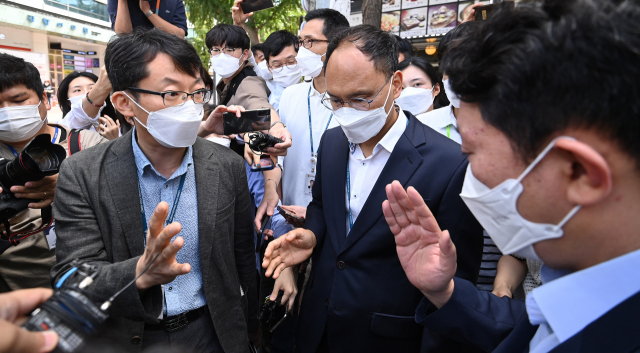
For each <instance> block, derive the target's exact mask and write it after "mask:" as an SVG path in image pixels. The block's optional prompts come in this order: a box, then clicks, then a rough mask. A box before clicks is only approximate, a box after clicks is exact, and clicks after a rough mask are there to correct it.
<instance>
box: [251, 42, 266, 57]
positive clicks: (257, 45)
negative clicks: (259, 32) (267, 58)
mask: <svg viewBox="0 0 640 353" xmlns="http://www.w3.org/2000/svg"><path fill="white" fill-rule="evenodd" d="M262 47H263V45H262V43H258V44H254V45H252V46H251V52H252V53H253V55H254V56H255V55H256V51H258V50H260V51H261V52H262V53H263V54H264V50H263V49H262Z"/></svg>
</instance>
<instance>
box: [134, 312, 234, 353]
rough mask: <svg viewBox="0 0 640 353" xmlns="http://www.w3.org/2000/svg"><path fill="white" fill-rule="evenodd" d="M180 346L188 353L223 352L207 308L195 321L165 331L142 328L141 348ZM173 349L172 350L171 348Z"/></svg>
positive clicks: (153, 349) (184, 352)
mask: <svg viewBox="0 0 640 353" xmlns="http://www.w3.org/2000/svg"><path fill="white" fill-rule="evenodd" d="M169 346H170V347H172V348H180V352H182V353H188V352H194V353H200V352H203V353H204V352H207V353H209V352H211V353H224V351H223V350H222V346H220V341H218V336H217V335H216V331H215V329H214V328H213V322H212V321H211V314H210V313H209V310H208V309H207V310H206V313H205V314H204V315H202V316H200V317H199V318H198V319H197V320H196V321H193V322H190V323H189V324H188V325H187V326H186V327H184V328H182V329H180V330H177V331H174V332H167V331H165V330H146V329H145V330H144V335H143V337H142V350H143V352H144V351H150V352H153V351H155V350H156V349H157V348H161V347H169ZM172 351H174V350H172Z"/></svg>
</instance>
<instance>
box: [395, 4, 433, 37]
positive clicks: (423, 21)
mask: <svg viewBox="0 0 640 353" xmlns="http://www.w3.org/2000/svg"><path fill="white" fill-rule="evenodd" d="M427 10H428V8H427V7H422V8H417V9H411V10H402V15H401V16H400V36H401V37H410V36H420V35H425V34H426V33H427V31H426V27H427Z"/></svg>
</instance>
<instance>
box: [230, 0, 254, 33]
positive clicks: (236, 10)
mask: <svg viewBox="0 0 640 353" xmlns="http://www.w3.org/2000/svg"><path fill="white" fill-rule="evenodd" d="M241 2H242V0H236V1H234V2H233V7H232V8H231V18H232V19H233V24H234V25H236V26H240V27H242V25H243V24H244V23H245V22H246V21H247V19H248V18H249V17H251V16H253V12H249V13H244V12H242V8H240V3H241Z"/></svg>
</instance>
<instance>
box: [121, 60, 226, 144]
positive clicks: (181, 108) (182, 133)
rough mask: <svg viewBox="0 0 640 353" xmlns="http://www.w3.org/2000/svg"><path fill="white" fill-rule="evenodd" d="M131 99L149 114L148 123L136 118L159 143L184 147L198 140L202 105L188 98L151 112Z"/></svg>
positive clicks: (202, 112) (202, 111) (202, 114)
mask: <svg viewBox="0 0 640 353" xmlns="http://www.w3.org/2000/svg"><path fill="white" fill-rule="evenodd" d="M221 55H222V54H221ZM122 93H124V95H125V96H127V97H129V95H128V94H127V92H124V91H123V92H122ZM129 99H131V101H133V103H135V104H136V105H137V106H138V107H140V109H142V110H144V111H145V112H146V113H147V114H149V117H148V118H147V125H144V124H143V123H141V122H140V120H138V118H134V119H136V121H137V122H138V123H139V124H140V125H142V126H144V128H145V129H147V131H149V133H150V134H151V136H153V138H154V139H156V141H158V143H159V144H161V145H163V146H164V147H167V148H182V147H189V146H191V145H193V144H194V143H195V142H196V137H198V129H199V128H200V123H201V122H202V117H203V116H204V108H203V107H202V105H200V104H195V103H194V102H193V100H188V101H186V102H185V103H184V104H183V105H178V106H175V107H168V108H165V109H161V110H158V111H155V112H150V113H149V112H148V111H147V110H146V109H144V108H143V107H142V106H140V104H138V102H136V101H135V100H133V98H131V97H129Z"/></svg>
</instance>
